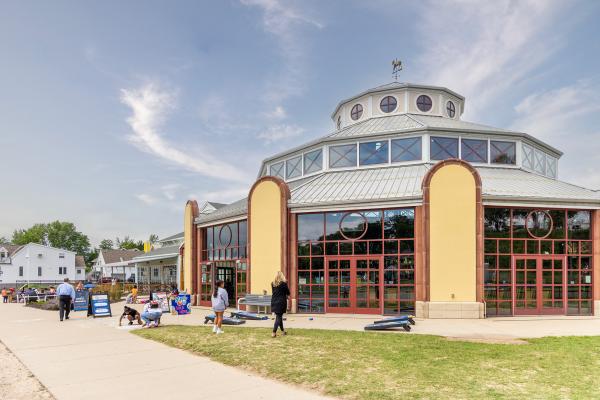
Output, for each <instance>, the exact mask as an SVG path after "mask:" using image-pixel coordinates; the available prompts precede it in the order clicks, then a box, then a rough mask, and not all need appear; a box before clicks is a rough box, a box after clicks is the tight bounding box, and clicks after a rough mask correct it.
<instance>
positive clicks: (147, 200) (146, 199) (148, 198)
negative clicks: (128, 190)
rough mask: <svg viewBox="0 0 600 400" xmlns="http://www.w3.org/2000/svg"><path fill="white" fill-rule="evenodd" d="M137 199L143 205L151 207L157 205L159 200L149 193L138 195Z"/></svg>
mask: <svg viewBox="0 0 600 400" xmlns="http://www.w3.org/2000/svg"><path fill="white" fill-rule="evenodd" d="M135 197H136V198H137V199H138V200H139V201H141V202H142V203H144V204H146V205H148V206H151V205H153V204H156V202H157V201H158V199H157V198H156V197H154V196H152V195H151V194H148V193H140V194H136V195H135Z"/></svg>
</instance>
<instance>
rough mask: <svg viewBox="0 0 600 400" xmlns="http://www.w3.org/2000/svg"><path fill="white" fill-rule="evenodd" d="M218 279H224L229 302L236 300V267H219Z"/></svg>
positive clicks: (217, 271)
mask: <svg viewBox="0 0 600 400" xmlns="http://www.w3.org/2000/svg"><path fill="white" fill-rule="evenodd" d="M215 272H216V279H215V282H216V281H223V283H224V289H225V290H226V291H227V296H228V297H229V302H230V303H232V302H234V301H235V268H234V267H219V266H218V267H217V268H216V271H215Z"/></svg>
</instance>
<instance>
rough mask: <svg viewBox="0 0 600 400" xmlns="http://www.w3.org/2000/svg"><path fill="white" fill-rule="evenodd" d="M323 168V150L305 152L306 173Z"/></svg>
mask: <svg viewBox="0 0 600 400" xmlns="http://www.w3.org/2000/svg"><path fill="white" fill-rule="evenodd" d="M322 169H323V150H321V149H318V150H315V151H311V152H308V153H306V154H304V173H305V174H311V173H313V172H317V171H320V170H322Z"/></svg>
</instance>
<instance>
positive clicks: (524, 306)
mask: <svg viewBox="0 0 600 400" xmlns="http://www.w3.org/2000/svg"><path fill="white" fill-rule="evenodd" d="M565 273H566V269H565V263H564V259H563V258H554V257H547V256H536V257H532V256H529V257H516V258H515V261H514V279H513V282H514V291H513V292H514V299H513V301H514V315H544V314H565V301H564V295H565V284H566V279H565Z"/></svg>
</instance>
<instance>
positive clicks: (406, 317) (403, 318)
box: [373, 315, 416, 325]
mask: <svg viewBox="0 0 600 400" xmlns="http://www.w3.org/2000/svg"><path fill="white" fill-rule="evenodd" d="M400 321H408V322H409V323H410V324H411V325H415V324H416V322H415V320H414V317H413V316H412V315H401V316H399V317H390V318H384V319H380V320H379V321H373V323H374V324H385V323H386V322H400Z"/></svg>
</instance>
